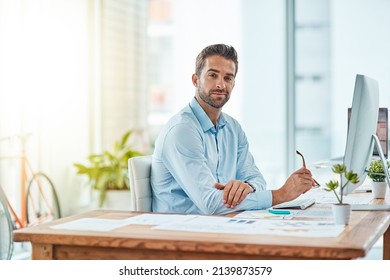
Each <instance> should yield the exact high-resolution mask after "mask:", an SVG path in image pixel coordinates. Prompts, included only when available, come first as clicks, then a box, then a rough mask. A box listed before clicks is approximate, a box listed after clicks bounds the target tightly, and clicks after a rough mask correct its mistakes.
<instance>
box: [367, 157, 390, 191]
mask: <svg viewBox="0 0 390 280" xmlns="http://www.w3.org/2000/svg"><path fill="white" fill-rule="evenodd" d="M386 163H387V168H389V167H390V163H389V162H388V161H387V162H386ZM384 172H385V170H384V169H383V164H382V161H381V160H380V159H378V160H374V161H372V162H371V163H370V166H369V168H368V177H370V178H371V185H372V193H373V195H374V198H385V196H386V190H387V184H386V175H385V173H384Z"/></svg>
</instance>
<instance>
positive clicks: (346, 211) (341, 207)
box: [332, 203, 352, 225]
mask: <svg viewBox="0 0 390 280" xmlns="http://www.w3.org/2000/svg"><path fill="white" fill-rule="evenodd" d="M351 209H352V208H351V204H346V203H343V204H340V203H337V204H332V212H333V218H334V222H335V224H337V225H348V223H349V218H350V216H351V211H352V210H351Z"/></svg>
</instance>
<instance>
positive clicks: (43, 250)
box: [32, 243, 53, 260]
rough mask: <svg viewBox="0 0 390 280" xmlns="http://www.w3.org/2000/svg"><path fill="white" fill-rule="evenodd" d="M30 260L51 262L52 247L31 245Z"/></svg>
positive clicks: (48, 245)
mask: <svg viewBox="0 0 390 280" xmlns="http://www.w3.org/2000/svg"><path fill="white" fill-rule="evenodd" d="M32 259H33V260H52V259H53V245H51V244H37V243H33V244H32Z"/></svg>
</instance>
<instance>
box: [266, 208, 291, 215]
mask: <svg viewBox="0 0 390 280" xmlns="http://www.w3.org/2000/svg"><path fill="white" fill-rule="evenodd" d="M268 212H269V213H271V214H276V215H289V214H291V212H290V211H288V210H277V209H268Z"/></svg>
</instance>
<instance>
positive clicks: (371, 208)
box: [351, 134, 390, 211]
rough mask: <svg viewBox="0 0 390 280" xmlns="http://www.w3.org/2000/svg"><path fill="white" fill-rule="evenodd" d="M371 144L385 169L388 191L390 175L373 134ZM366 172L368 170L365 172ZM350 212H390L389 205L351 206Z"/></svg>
mask: <svg viewBox="0 0 390 280" xmlns="http://www.w3.org/2000/svg"><path fill="white" fill-rule="evenodd" d="M372 144H373V145H375V146H376V148H377V151H378V152H379V157H380V159H381V161H382V164H383V166H384V167H385V168H383V169H384V171H385V175H386V180H387V186H388V187H389V191H390V173H389V169H388V168H387V160H386V158H385V156H384V154H383V150H382V146H381V144H380V142H379V139H378V136H376V135H375V134H374V135H372ZM366 171H367V172H368V170H366ZM351 208H352V211H390V204H352V205H351Z"/></svg>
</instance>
